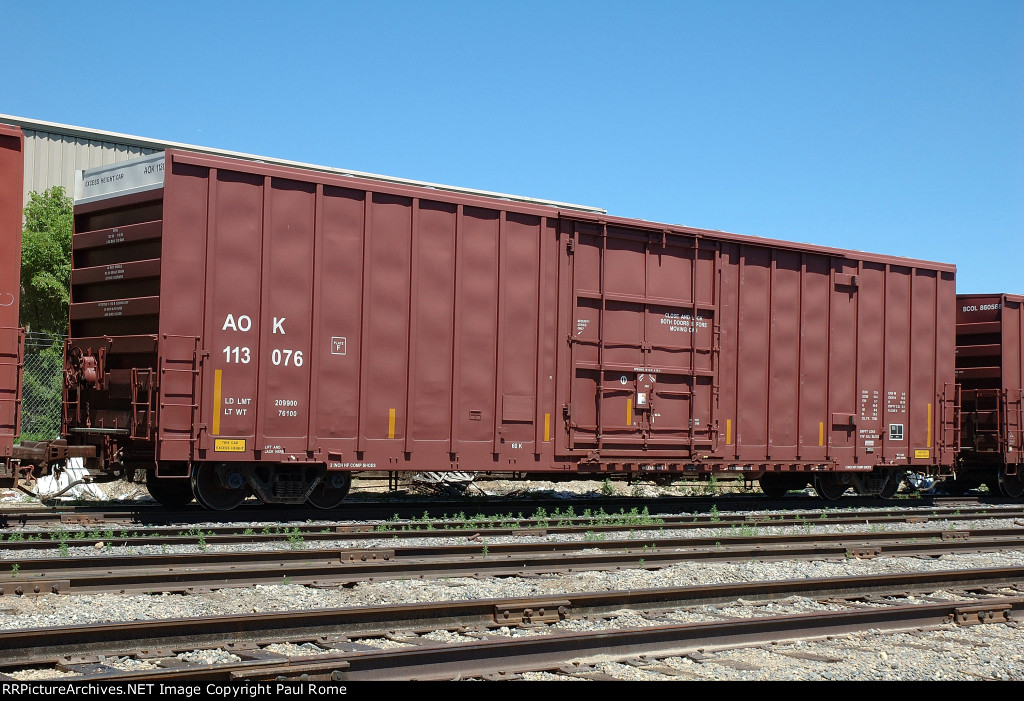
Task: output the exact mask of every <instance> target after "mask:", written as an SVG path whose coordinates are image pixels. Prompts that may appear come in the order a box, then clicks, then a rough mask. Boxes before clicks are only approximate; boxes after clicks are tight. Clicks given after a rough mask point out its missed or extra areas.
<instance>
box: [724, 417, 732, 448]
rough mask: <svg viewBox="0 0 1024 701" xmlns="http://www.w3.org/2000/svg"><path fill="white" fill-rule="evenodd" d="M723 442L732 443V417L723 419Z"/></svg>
mask: <svg viewBox="0 0 1024 701" xmlns="http://www.w3.org/2000/svg"><path fill="white" fill-rule="evenodd" d="M725 444H726V445H732V419H726V420H725Z"/></svg>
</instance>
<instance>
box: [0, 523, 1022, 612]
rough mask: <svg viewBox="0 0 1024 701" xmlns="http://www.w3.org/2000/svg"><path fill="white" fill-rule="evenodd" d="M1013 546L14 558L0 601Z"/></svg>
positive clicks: (972, 537)
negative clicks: (39, 596)
mask: <svg viewBox="0 0 1024 701" xmlns="http://www.w3.org/2000/svg"><path fill="white" fill-rule="evenodd" d="M378 542H379V541H378ZM1022 549H1024V529H1021V528H1002V529H975V530H920V531H910V532H885V531H883V532H855V533H830V534H822V533H815V534H811V533H807V534H785V535H768V536H764V535H757V536H755V535H747V536H744V535H715V536H701V537H691V538H676V537H665V538H662V537H647V538H639V539H636V538H634V539H621V540H605V541H594V540H582V541H581V540H574V541H560V542H547V541H543V542H524V543H486V542H479V543H472V544H444V545H398V546H394V547H392V546H381V545H373V546H368V547H364V548H342V549H339V548H317V549H313V548H295V549H284V550H258V551H225V552H219V551H218V552H200V553H177V554H155V555H114V556H106V555H95V556H89V557H78V558H21V559H19V560H16V561H10V566H11V570H10V571H4V572H2V573H0V596H11V595H26V594H40V593H60V594H78V593H81V594H85V593H101V592H106V591H120V592H130V591H135V592H147V593H152V592H164V591H166V592H185V591H191V590H195V589H197V588H202V589H219V588H227V587H239V586H251V585H253V584H280V583H282V582H284V583H293V584H306V585H315V586H327V585H341V584H353V583H358V582H366V581H378V580H382V579H396V578H407V577H418V578H434V577H452V576H477V575H489V576H510V575H523V574H539V573H571V572H579V571H581V570H588V569H589V570H614V569H625V568H646V569H654V568H661V567H666V566H669V565H674V564H678V563H680V562H687V561H703V562H708V561H721V562H745V561H750V560H757V561H767V560H793V559H813V560H824V559H831V560H844V559H851V558H855V559H865V558H875V557H879V556H882V555H883V554H884V555H885V556H939V555H944V554H949V553H983V552H998V551H1006V550H1022ZM6 564H7V563H5V566H6Z"/></svg>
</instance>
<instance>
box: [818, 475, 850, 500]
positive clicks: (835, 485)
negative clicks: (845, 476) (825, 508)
mask: <svg viewBox="0 0 1024 701" xmlns="http://www.w3.org/2000/svg"><path fill="white" fill-rule="evenodd" d="M846 486H847V485H846V484H845V483H844V482H843V481H842V480H841V479H839V477H838V476H837V475H832V474H824V475H815V477H814V491H815V492H817V494H818V496H819V497H821V498H822V499H825V500H827V501H835V500H836V499H838V498H839V497H841V496H843V494H845V493H846Z"/></svg>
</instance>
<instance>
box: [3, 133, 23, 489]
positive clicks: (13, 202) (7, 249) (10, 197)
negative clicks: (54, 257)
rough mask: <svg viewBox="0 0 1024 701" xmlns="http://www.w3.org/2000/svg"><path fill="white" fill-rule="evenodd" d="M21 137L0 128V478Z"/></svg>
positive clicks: (13, 320)
mask: <svg viewBox="0 0 1024 701" xmlns="http://www.w3.org/2000/svg"><path fill="white" fill-rule="evenodd" d="M24 159H25V137H24V135H23V134H22V133H21V129H19V128H18V127H11V126H7V125H6V124H0V183H2V185H0V479H3V478H9V477H11V476H12V474H13V473H12V474H8V473H9V472H10V467H9V466H8V465H7V464H6V459H8V458H10V457H11V455H12V450H13V446H14V437H15V436H16V435H18V424H19V419H20V414H21V364H22V358H23V353H24V346H25V341H24V333H23V332H22V331H21V329H20V328H19V327H18V301H19V297H20V291H21V210H22V207H21V197H22V186H23V185H22V184H23V178H24V173H25V164H24Z"/></svg>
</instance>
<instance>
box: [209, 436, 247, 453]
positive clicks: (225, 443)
mask: <svg viewBox="0 0 1024 701" xmlns="http://www.w3.org/2000/svg"><path fill="white" fill-rule="evenodd" d="M213 450H214V451H215V452H217V453H244V452H245V439H243V438H218V439H216V440H215V441H214V442H213Z"/></svg>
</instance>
